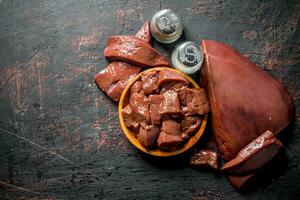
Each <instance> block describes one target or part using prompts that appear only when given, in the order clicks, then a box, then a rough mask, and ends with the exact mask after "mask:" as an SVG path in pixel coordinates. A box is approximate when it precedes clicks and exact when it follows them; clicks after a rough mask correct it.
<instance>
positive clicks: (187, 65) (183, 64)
mask: <svg viewBox="0 0 300 200" xmlns="http://www.w3.org/2000/svg"><path fill="white" fill-rule="evenodd" d="M171 61H172V64H173V66H174V67H175V68H176V69H179V70H180V71H182V72H184V73H186V74H188V75H195V74H196V73H197V72H198V71H200V69H201V66H202V63H203V51H202V49H201V47H200V46H199V45H196V44H195V43H194V42H191V41H186V42H182V43H180V44H178V45H177V46H176V47H175V49H174V50H173V52H172V56H171Z"/></svg>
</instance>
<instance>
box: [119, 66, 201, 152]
mask: <svg viewBox="0 0 300 200" xmlns="http://www.w3.org/2000/svg"><path fill="white" fill-rule="evenodd" d="M165 69H166V70H171V71H173V72H176V73H178V74H180V75H182V76H183V77H185V78H186V79H187V80H189V82H190V83H191V86H192V87H194V88H199V85H198V84H197V83H196V82H195V81H194V80H193V79H192V78H191V77H189V76H188V75H186V74H184V73H182V72H180V71H179V70H177V69H173V68H166V67H156V68H151V69H148V70H145V71H143V72H141V73H139V74H138V75H137V76H135V77H134V78H132V79H131V80H130V81H129V83H128V84H127V85H126V87H125V89H124V91H123V93H122V95H121V98H120V101H119V120H120V124H121V128H122V130H123V132H124V134H125V136H126V138H127V139H128V140H129V141H130V142H131V144H133V145H134V146H135V147H136V148H138V149H139V150H141V151H143V152H145V153H147V154H150V155H153V156H160V157H167V156H174V155H178V154H181V153H183V152H185V151H187V150H188V149H189V148H191V147H192V146H193V145H194V144H195V143H196V142H197V141H198V140H199V139H200V138H201V136H202V135H203V133H204V130H205V127H206V124H207V114H205V115H204V116H203V119H202V122H201V126H200V128H199V130H198V131H197V132H196V133H195V134H194V135H193V136H192V137H191V138H190V139H189V140H188V141H187V142H186V143H185V144H184V145H183V146H182V147H181V148H180V149H177V150H175V151H171V152H168V151H163V150H160V149H153V150H147V149H145V148H144V147H143V146H142V145H141V144H140V142H139V141H138V140H137V139H136V138H135V137H134V134H133V132H132V131H131V130H130V129H128V128H127V127H126V125H125V122H124V119H123V116H122V109H123V108H124V107H125V106H126V105H128V103H129V93H130V87H131V85H132V84H133V83H134V82H135V81H136V80H137V79H139V78H140V77H141V76H142V74H144V73H149V72H151V71H160V70H165Z"/></svg>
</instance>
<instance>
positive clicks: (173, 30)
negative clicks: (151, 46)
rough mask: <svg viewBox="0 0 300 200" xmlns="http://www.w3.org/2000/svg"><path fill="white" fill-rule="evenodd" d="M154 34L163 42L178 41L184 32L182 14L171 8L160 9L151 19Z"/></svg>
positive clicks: (151, 28)
mask: <svg viewBox="0 0 300 200" xmlns="http://www.w3.org/2000/svg"><path fill="white" fill-rule="evenodd" d="M150 30H151V34H152V36H153V37H154V38H155V39H156V40H158V41H159V42H162V43H171V42H174V41H176V40H177V39H178V38H179V37H180V36H181V34H182V31H183V23H182V21H181V19H180V16H179V15H178V14H176V13H174V12H173V11H172V10H170V9H165V10H160V11H159V12H157V13H156V14H155V15H154V16H153V17H152V19H151V22H150Z"/></svg>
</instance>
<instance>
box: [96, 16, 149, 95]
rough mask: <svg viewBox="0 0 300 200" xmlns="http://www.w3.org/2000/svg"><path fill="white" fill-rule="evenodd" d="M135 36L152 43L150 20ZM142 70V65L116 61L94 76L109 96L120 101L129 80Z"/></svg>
mask: <svg viewBox="0 0 300 200" xmlns="http://www.w3.org/2000/svg"><path fill="white" fill-rule="evenodd" d="M135 36H136V37H138V38H140V39H141V40H144V41H145V42H148V43H149V45H150V40H151V34H150V29H149V22H148V21H146V22H145V23H144V25H143V26H142V28H141V29H140V30H139V31H138V32H137V33H136V35H135ZM140 71H141V68H140V67H136V66H134V65H131V64H129V63H126V62H117V61H115V62H112V63H110V64H109V65H108V66H107V67H106V68H105V69H104V70H102V71H101V72H99V73H98V74H97V75H96V76H95V77H94V80H95V82H96V84H97V85H98V87H99V88H101V90H103V91H104V92H105V93H106V94H107V96H109V97H110V98H111V99H112V100H113V101H119V99H120V96H121V94H122V92H123V90H124V88H125V86H126V85H127V83H128V82H129V80H130V79H131V78H132V77H134V76H135V75H137V74H138V73H139V72H140Z"/></svg>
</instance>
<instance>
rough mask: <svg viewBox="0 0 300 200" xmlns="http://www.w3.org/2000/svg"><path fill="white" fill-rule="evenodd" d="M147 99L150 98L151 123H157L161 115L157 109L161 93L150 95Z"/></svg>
mask: <svg viewBox="0 0 300 200" xmlns="http://www.w3.org/2000/svg"><path fill="white" fill-rule="evenodd" d="M148 99H149V100H150V109H149V111H150V118H151V123H152V124H156V125H159V124H160V119H161V116H160V114H159V112H158V111H159V106H160V103H161V102H162V100H163V96H162V95H150V96H149V98H148Z"/></svg>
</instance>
